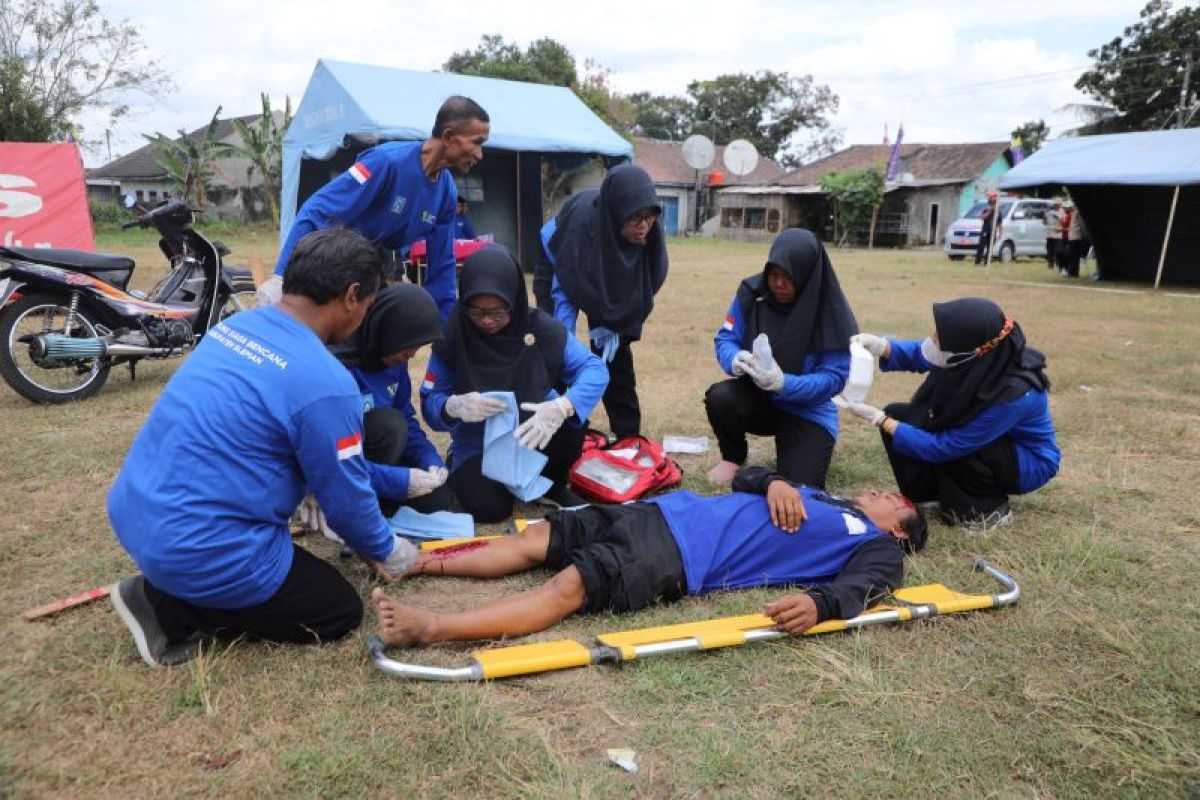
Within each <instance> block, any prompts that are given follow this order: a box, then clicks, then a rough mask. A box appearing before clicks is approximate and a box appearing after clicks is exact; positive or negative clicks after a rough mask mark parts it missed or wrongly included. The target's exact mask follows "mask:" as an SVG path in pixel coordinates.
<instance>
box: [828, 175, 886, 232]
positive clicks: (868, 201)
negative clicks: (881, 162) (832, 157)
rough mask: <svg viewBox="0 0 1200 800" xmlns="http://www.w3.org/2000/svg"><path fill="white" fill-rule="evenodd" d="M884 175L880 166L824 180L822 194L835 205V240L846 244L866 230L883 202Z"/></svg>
mask: <svg viewBox="0 0 1200 800" xmlns="http://www.w3.org/2000/svg"><path fill="white" fill-rule="evenodd" d="M883 183H884V174H883V169H881V168H880V167H868V168H867V169H848V170H846V171H845V172H830V173H829V174H828V175H826V176H825V177H823V178H821V191H823V192H825V196H826V197H828V198H829V203H830V205H832V206H833V240H834V241H835V242H836V243H837V244H839V245H842V244H845V243H846V242H847V241H848V240H849V238H850V236H851V234H852V233H854V232H856V231H859V230H862V228H863V227H864V226H865V225H866V224H867V223H868V222H869V221H870V219H871V215H872V214H873V213H874V212H875V209H876V208H878V207H879V204H880V203H882V202H883Z"/></svg>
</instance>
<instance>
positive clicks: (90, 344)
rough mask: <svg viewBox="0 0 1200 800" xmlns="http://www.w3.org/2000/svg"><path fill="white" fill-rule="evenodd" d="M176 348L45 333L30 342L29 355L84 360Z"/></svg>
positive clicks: (145, 353)
mask: <svg viewBox="0 0 1200 800" xmlns="http://www.w3.org/2000/svg"><path fill="white" fill-rule="evenodd" d="M174 349H178V348H174ZM174 349H173V348H169V347H146V346H143V345H136V344H121V343H119V342H114V343H110V342H106V341H105V340H103V339H97V338H95V337H89V338H86V339H81V338H77V337H74V336H63V335H62V334H58V333H47V334H43V335H41V336H38V337H35V338H34V339H33V340H32V341H31V342H30V343H29V355H30V356H31V357H32V358H35V359H37V360H39V361H82V360H86V359H92V358H103V357H104V356H157V355H167V354H169V353H172V352H174Z"/></svg>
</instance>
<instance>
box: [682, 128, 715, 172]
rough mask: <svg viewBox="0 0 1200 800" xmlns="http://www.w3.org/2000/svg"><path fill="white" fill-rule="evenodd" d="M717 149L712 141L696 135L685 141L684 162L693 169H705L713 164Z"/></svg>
mask: <svg viewBox="0 0 1200 800" xmlns="http://www.w3.org/2000/svg"><path fill="white" fill-rule="evenodd" d="M715 153H716V148H714V147H713V143H712V139H710V138H708V137H707V136H701V135H700V134H698V133H696V134H693V135H691V136H689V137H687V138H686V139H684V140H683V160H684V161H686V162H687V165H688V166H689V167H691V168H692V169H704V168H705V167H707V166H708V165H709V164H711V163H712V162H713V155H715Z"/></svg>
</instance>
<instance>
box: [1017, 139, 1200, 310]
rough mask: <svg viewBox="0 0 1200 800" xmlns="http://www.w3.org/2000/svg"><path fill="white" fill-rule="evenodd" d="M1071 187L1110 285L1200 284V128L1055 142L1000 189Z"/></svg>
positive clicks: (1018, 170) (1100, 269) (1036, 154)
mask: <svg viewBox="0 0 1200 800" xmlns="http://www.w3.org/2000/svg"><path fill="white" fill-rule="evenodd" d="M1045 185H1053V186H1066V187H1067V190H1068V191H1069V192H1070V193H1071V198H1072V199H1073V200H1074V201H1075V205H1076V207H1077V210H1078V213H1079V214H1080V215H1081V217H1082V220H1083V222H1084V224H1085V225H1086V226H1087V231H1088V235H1087V237H1085V238H1090V240H1091V242H1092V245H1093V246H1094V247H1095V250H1096V259H1097V264H1098V267H1099V274H1100V275H1102V276H1103V277H1104V278H1105V279H1113V280H1117V279H1126V280H1138V281H1150V280H1153V281H1154V285H1155V286H1156V287H1157V286H1158V285H1159V284H1160V283H1161V282H1162V281H1163V280H1167V281H1171V282H1175V283H1189V284H1196V283H1200V129H1198V128H1189V129H1182V130H1170V131H1150V132H1148V133H1113V134H1108V135H1105V136H1080V137H1078V138H1066V139H1055V140H1054V141H1052V142H1049V143H1047V144H1046V146H1045V147H1043V148H1042V149H1041V150H1038V151H1037V152H1036V153H1034V154H1033V155H1032V156H1030V157H1029V158H1027V159H1026V160H1024V161H1022V162H1021V163H1020V164H1018V165H1017V166H1015V167H1013V168H1012V170H1010V171H1009V172H1008V174H1007V175H1005V176H1004V177H1003V178H1001V179H1000V186H1001V187H1002V188H1005V189H1019V188H1026V187H1032V186H1045Z"/></svg>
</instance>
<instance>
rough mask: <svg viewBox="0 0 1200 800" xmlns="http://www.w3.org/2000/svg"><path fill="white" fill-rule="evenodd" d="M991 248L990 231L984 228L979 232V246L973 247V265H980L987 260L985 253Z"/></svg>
mask: <svg viewBox="0 0 1200 800" xmlns="http://www.w3.org/2000/svg"><path fill="white" fill-rule="evenodd" d="M991 246H992V229H991V228H984V229H983V230H981V231H980V232H979V244H977V245H975V263H976V264H982V263H983V262H984V260H985V259H987V251H988V250H989V249H991Z"/></svg>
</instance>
